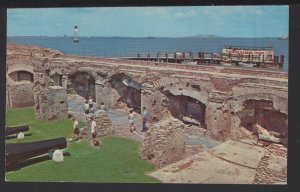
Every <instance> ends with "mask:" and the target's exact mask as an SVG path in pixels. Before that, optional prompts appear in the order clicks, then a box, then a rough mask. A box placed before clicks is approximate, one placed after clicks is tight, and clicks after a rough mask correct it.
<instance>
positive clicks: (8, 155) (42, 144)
mask: <svg viewBox="0 0 300 192" xmlns="http://www.w3.org/2000/svg"><path fill="white" fill-rule="evenodd" d="M66 147H67V141H66V139H65V138H64V137H62V138H57V139H49V140H43V141H35V142H26V143H9V144H6V145H5V150H6V151H5V168H6V170H9V169H12V168H15V167H18V166H19V164H21V163H22V162H23V161H25V160H28V159H31V158H34V157H37V156H40V155H43V154H45V153H48V152H49V151H51V150H55V149H63V148H66Z"/></svg>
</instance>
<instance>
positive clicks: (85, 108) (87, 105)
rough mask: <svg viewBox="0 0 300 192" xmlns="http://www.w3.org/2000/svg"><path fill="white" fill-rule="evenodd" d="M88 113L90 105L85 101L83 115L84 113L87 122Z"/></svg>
mask: <svg viewBox="0 0 300 192" xmlns="http://www.w3.org/2000/svg"><path fill="white" fill-rule="evenodd" d="M89 112H90V105H89V103H88V101H87V100H86V101H85V104H84V113H85V119H86V120H88V115H89Z"/></svg>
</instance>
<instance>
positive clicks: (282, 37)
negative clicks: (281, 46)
mask: <svg viewBox="0 0 300 192" xmlns="http://www.w3.org/2000/svg"><path fill="white" fill-rule="evenodd" d="M287 39H289V37H288V36H284V35H283V36H280V37H278V40H287Z"/></svg>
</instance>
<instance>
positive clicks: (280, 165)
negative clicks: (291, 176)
mask: <svg viewBox="0 0 300 192" xmlns="http://www.w3.org/2000/svg"><path fill="white" fill-rule="evenodd" d="M266 150H267V151H266V153H265V155H264V156H263V157H262V159H261V160H260V162H259V164H258V167H257V169H256V175H255V177H254V181H253V184H277V183H280V184H284V183H285V184H286V183H287V148H286V147H284V146H282V145H278V144H270V145H269V146H267V147H266Z"/></svg>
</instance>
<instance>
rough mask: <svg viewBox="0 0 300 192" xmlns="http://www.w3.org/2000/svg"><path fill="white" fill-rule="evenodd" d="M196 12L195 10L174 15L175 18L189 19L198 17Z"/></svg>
mask: <svg viewBox="0 0 300 192" xmlns="http://www.w3.org/2000/svg"><path fill="white" fill-rule="evenodd" d="M196 15H197V14H196V12H195V11H194V10H189V11H187V12H177V13H175V14H174V18H189V17H194V16H196Z"/></svg>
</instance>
